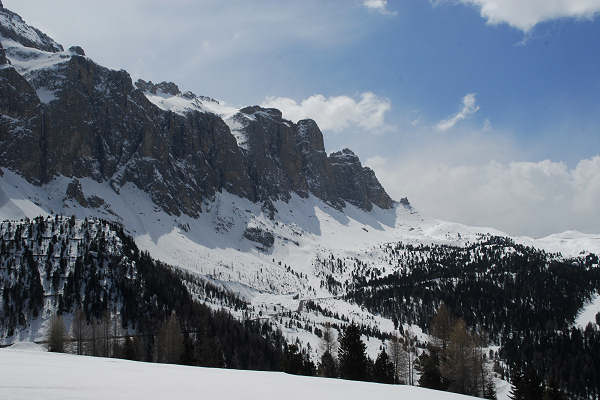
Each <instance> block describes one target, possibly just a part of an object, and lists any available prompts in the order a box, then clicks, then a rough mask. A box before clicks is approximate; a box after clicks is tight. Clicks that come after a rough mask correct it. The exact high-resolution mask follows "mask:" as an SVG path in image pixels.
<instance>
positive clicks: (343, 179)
mask: <svg viewBox="0 0 600 400" xmlns="http://www.w3.org/2000/svg"><path fill="white" fill-rule="evenodd" d="M329 165H330V167H331V171H332V175H333V180H334V185H335V189H336V192H337V195H338V196H339V197H340V198H342V199H344V200H346V201H348V202H350V203H352V204H354V205H355V206H357V207H360V208H362V209H365V210H371V209H372V208H373V207H372V204H375V205H377V206H379V207H381V208H391V207H392V206H393V201H392V199H391V198H390V197H389V196H388V194H387V193H386V192H385V190H384V189H383V187H382V186H381V184H380V183H379V181H378V180H377V177H376V176H375V172H373V170H372V169H370V168H368V167H363V166H362V164H361V162H360V160H359V159H358V156H356V154H354V153H353V152H352V151H351V150H349V149H344V150H342V151H338V152H336V153H332V154H331V155H330V156H329Z"/></svg>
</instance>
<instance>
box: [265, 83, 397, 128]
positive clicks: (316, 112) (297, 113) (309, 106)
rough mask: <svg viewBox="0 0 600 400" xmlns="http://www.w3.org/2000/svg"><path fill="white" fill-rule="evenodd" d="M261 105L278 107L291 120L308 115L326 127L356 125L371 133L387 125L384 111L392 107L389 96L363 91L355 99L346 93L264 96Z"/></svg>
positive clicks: (322, 126)
mask: <svg viewBox="0 0 600 400" xmlns="http://www.w3.org/2000/svg"><path fill="white" fill-rule="evenodd" d="M262 106H263V107H273V108H278V109H280V110H281V111H282V113H283V116H284V118H287V119H289V120H292V121H294V122H296V121H298V120H301V119H305V118H311V119H314V120H315V121H316V122H317V124H318V125H319V127H320V128H321V129H322V130H325V131H332V132H340V131H343V130H344V129H348V128H352V127H359V128H360V129H362V130H367V131H370V132H372V133H379V132H381V131H382V130H384V129H385V128H386V125H385V114H386V112H388V111H389V110H390V108H391V103H390V101H389V100H388V99H385V98H381V97H378V96H377V95H375V94H374V93H371V92H365V93H362V94H361V95H360V97H359V98H358V99H355V98H352V97H349V96H332V97H325V96H323V95H321V94H316V95H313V96H310V97H308V98H306V99H304V100H302V101H300V102H297V101H296V100H294V99H290V98H289V97H267V98H266V99H265V101H264V102H263V103H262Z"/></svg>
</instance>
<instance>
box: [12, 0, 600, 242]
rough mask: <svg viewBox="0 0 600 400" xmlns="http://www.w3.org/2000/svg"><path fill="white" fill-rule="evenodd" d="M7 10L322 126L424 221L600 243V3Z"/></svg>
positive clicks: (103, 58)
mask: <svg viewBox="0 0 600 400" xmlns="http://www.w3.org/2000/svg"><path fill="white" fill-rule="evenodd" d="M4 5H5V6H6V7H7V8H9V9H12V10H14V11H16V12H18V13H19V14H21V16H22V17H23V18H24V19H25V20H26V21H28V22H29V23H31V24H33V25H35V26H37V27H39V28H41V29H42V30H44V31H45V32H47V33H48V34H50V35H51V36H53V37H54V38H55V39H56V40H58V41H59V42H61V43H62V44H63V45H66V46H70V45H75V44H77V45H81V46H82V47H83V48H84V49H85V51H86V53H87V55H88V56H90V57H92V58H93V59H95V60H96V61H97V62H99V63H101V64H104V65H107V66H110V67H113V68H123V69H126V70H127V71H129V72H130V73H131V75H132V77H133V78H134V79H137V78H144V79H151V80H153V81H162V80H171V81H174V82H176V83H177V84H179V86H180V87H181V88H182V89H185V90H192V91H193V92H195V93H197V94H203V95H209V96H212V97H215V98H218V99H222V100H224V101H226V102H227V103H229V104H232V105H239V106H242V105H249V104H261V105H268V106H273V107H278V108H281V109H282V110H283V112H284V115H285V116H286V117H287V118H289V119H292V120H297V119H300V118H306V117H311V118H314V119H315V120H316V121H317V122H318V123H319V125H320V126H321V128H322V130H323V132H324V134H325V141H326V147H327V150H328V151H334V150H337V149H340V148H342V147H350V148H351V149H353V150H354V151H355V152H356V153H358V154H359V155H360V156H361V158H362V159H363V161H365V162H366V163H368V164H369V165H370V166H372V167H373V168H374V169H375V171H376V172H377V175H378V176H379V177H380V180H381V181H382V182H383V183H384V185H385V186H386V188H387V189H388V191H389V192H390V193H391V194H392V196H393V197H395V198H400V197H403V196H408V197H409V199H410V200H411V202H412V203H413V205H414V206H415V207H416V208H417V209H419V210H421V211H422V212H423V213H425V214H427V215H430V216H434V217H439V218H443V219H447V220H454V221H459V222H464V223H467V224H475V225H486V226H494V227H497V228H500V229H503V230H505V231H508V232H510V233H512V234H527V235H533V236H541V235H545V234H550V233H553V232H560V231H564V230H568V229H576V230H580V231H583V232H590V233H600V213H599V212H598V205H599V204H600V129H599V128H600V96H599V95H600V73H599V71H600V42H599V41H598V38H599V37H600V15H599V14H598V13H600V0H553V1H548V0H387V1H386V0H337V1H335V0H303V1H292V0H289V1H282V0H255V1H246V0H229V1H225V0H169V1H166V0H127V1H123V0H119V1H117V0H104V1H94V2H92V1H81V0H54V1H52V2H49V1H43V2H41V1H39V0H4ZM596 17H598V18H596Z"/></svg>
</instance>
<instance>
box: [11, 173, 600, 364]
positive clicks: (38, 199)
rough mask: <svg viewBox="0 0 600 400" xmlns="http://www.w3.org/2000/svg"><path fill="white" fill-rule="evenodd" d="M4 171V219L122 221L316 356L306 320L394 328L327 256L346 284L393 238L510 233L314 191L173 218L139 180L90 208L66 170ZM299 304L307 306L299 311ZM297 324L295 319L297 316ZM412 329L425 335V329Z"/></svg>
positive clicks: (549, 246) (571, 249)
mask: <svg viewBox="0 0 600 400" xmlns="http://www.w3.org/2000/svg"><path fill="white" fill-rule="evenodd" d="M3 172H4V174H3V176H1V177H0V219H14V218H22V217H35V216H38V215H47V214H54V213H58V214H64V215H75V216H76V217H79V218H83V217H86V216H93V217H100V218H104V219H108V220H114V221H117V222H119V223H121V224H123V226H124V227H125V228H126V230H127V231H128V232H129V233H130V234H131V235H132V236H134V238H135V240H136V243H137V244H138V246H139V247H140V248H141V249H144V250H148V251H149V252H150V253H151V255H152V256H153V257H155V258H157V259H160V260H162V261H164V262H167V263H169V264H172V265H177V266H180V267H182V268H184V269H187V270H189V271H192V272H195V273H198V274H200V275H203V276H205V277H207V278H208V279H210V280H213V282H215V283H217V284H219V285H222V286H223V287H226V288H229V289H230V290H232V291H234V292H236V293H238V294H240V295H241V296H242V297H243V298H245V299H246V300H247V301H249V302H250V304H251V305H252V307H251V308H250V312H251V315H250V317H252V318H270V319H272V320H273V321H274V322H276V323H277V324H278V325H280V327H281V329H282V330H283V332H284V334H285V335H286V336H287V337H288V339H290V340H295V339H296V338H299V339H300V341H301V342H302V344H303V345H304V346H306V345H307V344H310V345H311V348H312V349H313V350H314V354H313V357H314V358H315V359H316V358H317V357H318V350H317V349H318V345H319V341H320V339H319V338H318V336H317V335H315V334H314V331H313V332H311V331H310V330H306V329H300V328H298V327H297V324H298V322H300V323H301V324H302V325H303V328H305V327H306V326H309V327H311V329H313V330H314V328H319V327H321V325H322V324H323V323H324V322H326V321H329V322H332V323H337V324H339V325H341V326H343V325H344V324H346V323H347V321H352V320H354V321H357V322H360V323H362V324H364V325H365V326H370V327H373V328H377V329H378V330H380V331H381V332H393V331H394V326H393V323H392V321H391V320H388V319H386V318H383V317H381V316H377V315H373V314H371V313H369V312H368V311H366V310H365V309H363V308H362V307H360V306H357V305H356V304H350V303H348V302H346V301H344V300H342V299H340V298H335V297H336V296H339V295H340V294H344V293H343V292H341V293H338V292H335V293H334V292H330V291H329V290H328V289H327V287H324V286H323V284H322V283H323V279H325V273H326V271H325V270H324V267H323V265H324V264H323V261H324V260H327V259H328V258H330V257H331V256H335V258H340V259H345V260H347V264H348V265H349V268H348V269H347V270H346V271H345V272H343V273H338V274H337V275H336V279H337V280H339V281H340V282H344V280H349V279H350V278H351V274H352V272H353V268H363V266H364V268H371V269H379V270H384V269H385V268H386V267H387V268H389V266H390V261H389V260H388V259H387V258H386V257H387V255H386V253H385V251H384V250H383V248H384V247H385V246H383V245H384V244H386V243H393V242H399V241H402V242H403V243H407V244H415V245H419V244H430V243H433V244H451V245H458V246H461V245H465V244H467V243H472V242H474V241H477V240H479V239H480V238H481V237H482V235H483V234H494V235H505V234H503V233H502V232H499V231H497V230H494V229H490V228H476V227H468V226H465V225H461V224H456V223H449V222H442V221H438V220H435V219H430V218H425V217H423V216H421V215H420V214H419V213H418V212H416V211H415V210H413V209H412V208H407V207H404V206H403V205H400V204H399V205H397V206H396V207H395V208H393V209H391V210H382V209H379V208H377V207H375V208H374V209H373V211H371V212H366V211H363V210H360V209H358V208H356V207H354V206H352V205H348V206H347V207H346V208H345V209H344V210H343V211H339V210H336V209H334V208H332V207H330V206H328V205H327V204H326V203H324V202H322V201H320V200H319V199H317V198H315V197H309V198H307V199H302V198H300V197H298V196H295V195H293V196H292V198H291V200H290V201H289V203H285V202H277V203H275V206H276V207H277V209H278V213H277V214H276V215H275V218H274V219H273V220H271V219H269V218H268V216H266V215H265V214H264V212H263V211H262V209H261V207H260V206H259V205H257V204H254V203H252V202H250V201H248V200H246V199H242V198H239V197H237V196H234V195H231V194H229V193H226V192H224V193H220V194H218V195H217V197H216V199H215V201H214V202H212V203H209V204H206V207H205V209H206V211H205V212H204V213H202V214H201V215H200V216H199V217H198V218H191V217H189V216H185V215H182V216H179V217H175V216H172V215H168V214H166V213H165V212H164V211H162V210H161V209H160V208H159V207H157V206H156V205H155V204H154V203H153V202H152V201H151V199H150V198H149V196H148V195H147V194H146V193H144V192H142V191H140V190H139V189H137V188H136V187H135V186H133V185H130V184H128V185H125V186H124V187H123V188H121V190H120V193H119V194H117V193H116V192H115V191H114V190H113V189H112V188H111V187H110V185H109V184H108V183H98V182H96V181H94V180H92V179H87V178H86V179H81V180H80V182H81V186H82V191H83V194H84V196H86V197H88V198H89V197H91V196H98V197H99V198H102V199H103V200H104V204H103V205H101V206H100V207H98V208H84V207H82V206H81V205H80V204H79V203H77V202H76V201H74V200H71V199H66V196H65V192H66V188H67V186H68V184H69V183H70V182H71V180H70V179H69V178H65V177H58V178H56V179H54V180H53V181H52V182H50V183H49V184H47V185H44V186H42V187H38V186H35V185H31V184H29V183H27V182H26V181H25V180H24V179H22V178H21V177H20V176H18V175H17V174H15V173H13V172H11V171H9V170H6V169H4V170H3ZM248 227H258V228H260V229H262V230H264V231H269V232H271V233H272V234H273V236H274V238H275V242H274V245H273V247H272V248H268V249H264V248H262V246H261V245H259V244H258V243H255V242H252V241H250V240H248V239H246V238H245V237H244V231H245V230H246V228H248ZM516 241H517V242H521V243H524V244H527V245H532V246H535V247H541V248H544V249H546V250H548V251H553V252H554V251H557V250H563V251H565V255H577V254H578V253H579V252H580V251H582V250H588V251H594V252H598V251H599V250H600V246H598V242H597V241H594V238H593V236H592V235H583V234H579V235H570V236H565V235H560V236H557V237H556V238H553V237H548V238H544V239H540V240H535V239H531V238H517V239H516ZM308 299H315V301H317V302H318V303H319V305H320V306H321V307H322V308H324V309H326V310H327V311H329V312H330V313H331V314H335V313H337V314H339V315H340V316H343V317H344V318H343V319H335V318H332V317H331V316H325V315H322V314H318V313H315V312H312V311H307V310H303V309H302V307H303V305H304V302H303V300H308ZM298 311H300V312H298ZM292 322H293V324H292ZM412 329H413V331H414V334H416V335H417V336H419V337H420V338H422V339H424V338H425V336H424V335H423V333H422V332H421V331H420V329H419V328H418V327H416V326H415V327H413V328H412ZM365 340H367V341H368V344H369V354H370V355H371V356H372V357H374V356H375V355H376V353H377V352H378V349H379V346H380V345H381V341H379V340H378V339H376V338H372V337H371V338H366V337H365Z"/></svg>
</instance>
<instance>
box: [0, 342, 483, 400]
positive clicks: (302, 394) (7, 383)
mask: <svg viewBox="0 0 600 400" xmlns="http://www.w3.org/2000/svg"><path fill="white" fill-rule="evenodd" d="M0 376H2V379H1V380H0V398H2V399H11V400H20V399H42V398H43V399H45V400H53V399H60V400H65V399H98V400H104V399H120V398H127V399H128V400H137V399H140V400H142V399H143V400H152V399H163V398H173V399H188V398H196V399H197V398H218V399H222V400H227V399H239V398H248V399H265V400H268V399H283V398H285V399H287V400H293V399H303V400H304V399H325V398H326V399H330V400H335V399H344V400H354V399H356V400H359V399H360V400H363V399H365V398H369V399H392V398H396V399H401V398H405V399H411V400H437V399H439V400H460V399H464V400H467V399H473V397H467V396H461V395H456V394H452V393H445V392H438V391H435V390H428V389H422V388H417V387H411V386H392V385H380V384H374V383H364V382H351V381H344V380H338V379H324V378H309V377H300V376H293V375H287V374H283V373H277V372H257V371H238V370H224V369H211V368H198V367H184V366H177V365H165V364H150V363H141V362H133V361H125V360H116V359H107V358H94V357H83V356H73V355H67V354H53V353H44V352H39V351H27V350H11V349H3V350H0Z"/></svg>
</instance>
